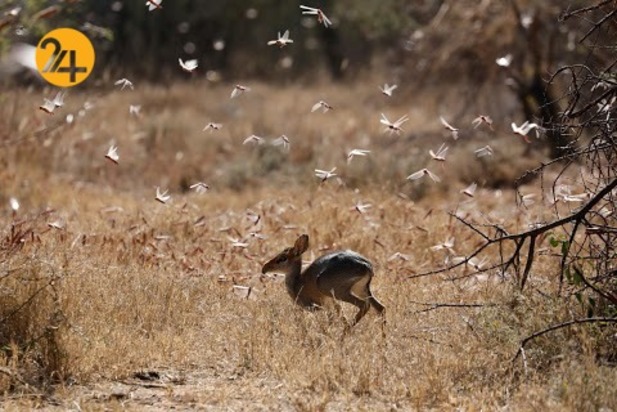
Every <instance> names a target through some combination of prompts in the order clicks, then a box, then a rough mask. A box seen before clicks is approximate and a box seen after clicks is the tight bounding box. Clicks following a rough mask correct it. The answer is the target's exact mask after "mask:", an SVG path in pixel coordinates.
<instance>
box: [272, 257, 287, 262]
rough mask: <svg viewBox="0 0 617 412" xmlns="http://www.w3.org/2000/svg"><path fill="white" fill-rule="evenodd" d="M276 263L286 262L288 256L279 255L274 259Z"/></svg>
mask: <svg viewBox="0 0 617 412" xmlns="http://www.w3.org/2000/svg"><path fill="white" fill-rule="evenodd" d="M274 261H275V262H276V263H284V262H286V261H287V256H279V257H277V258H276V259H275V260H274Z"/></svg>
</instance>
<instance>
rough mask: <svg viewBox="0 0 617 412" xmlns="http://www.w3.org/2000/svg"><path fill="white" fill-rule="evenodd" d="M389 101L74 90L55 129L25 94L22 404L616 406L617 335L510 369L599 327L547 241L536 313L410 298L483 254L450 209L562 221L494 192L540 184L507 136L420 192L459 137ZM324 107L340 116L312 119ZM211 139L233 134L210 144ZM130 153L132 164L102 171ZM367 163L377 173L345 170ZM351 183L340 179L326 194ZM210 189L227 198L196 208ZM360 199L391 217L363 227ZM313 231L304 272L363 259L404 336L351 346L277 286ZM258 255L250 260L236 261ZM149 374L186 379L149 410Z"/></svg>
mask: <svg viewBox="0 0 617 412" xmlns="http://www.w3.org/2000/svg"><path fill="white" fill-rule="evenodd" d="M375 91H376V88H375V90H373V88H372V87H368V86H356V87H350V86H349V85H344V86H341V85H321V86H318V87H317V88H315V89H313V90H305V89H303V88H300V87H293V86H292V87H290V88H286V89H279V88H275V87H269V86H266V85H260V84H257V85H254V86H253V91H252V92H251V93H249V94H247V95H245V96H242V97H241V98H240V99H239V100H237V101H236V100H234V101H229V100H228V93H229V92H230V88H229V87H228V85H217V86H210V85H206V84H200V83H197V84H194V83H188V84H185V85H178V86H177V87H173V88H169V89H166V88H157V87H143V88H141V89H140V88H139V87H138V88H137V89H136V91H135V92H133V93H120V92H117V91H115V92H114V91H105V92H102V91H101V92H99V94H98V95H96V94H92V93H91V94H86V93H80V92H75V93H71V94H70V95H69V98H68V99H67V101H68V102H70V103H68V107H67V108H66V109H65V110H66V111H65V112H60V113H58V114H57V115H55V116H54V117H53V118H50V117H44V116H43V115H42V114H39V113H36V110H35V108H36V105H37V104H38V100H39V98H40V94H38V93H31V94H28V93H25V92H23V91H18V90H12V91H7V92H6V93H7V94H6V96H12V97H14V98H15V99H17V101H19V102H20V103H19V104H15V105H14V106H11V105H10V104H9V105H8V106H6V109H5V110H7V111H9V113H11V115H10V116H7V117H3V118H4V119H8V120H6V121H7V122H8V123H7V128H6V129H5V130H6V132H5V134H6V135H5V136H4V139H5V142H6V144H5V145H4V146H3V147H2V149H1V151H0V153H1V155H2V161H3V164H4V166H5V167H4V169H3V171H2V172H1V179H2V189H1V192H0V200H1V201H2V202H5V203H4V204H6V201H8V198H9V197H11V196H14V197H15V198H17V199H19V201H20V203H21V207H20V209H19V210H18V211H17V212H16V213H12V212H11V211H10V210H9V209H7V208H5V209H4V210H3V212H2V222H3V226H2V227H3V230H2V233H1V236H2V238H1V240H2V242H1V243H0V262H1V272H0V276H1V278H0V286H1V288H0V294H1V295H2V299H0V319H2V320H3V322H2V326H1V328H2V329H0V339H1V342H0V344H1V348H2V351H1V352H0V356H1V357H2V362H1V366H2V369H1V370H0V374H1V376H0V384H1V388H2V390H3V392H4V393H5V394H6V399H5V405H6V406H7V407H8V408H24V407H34V406H39V405H46V406H48V407H51V406H52V405H54V404H56V405H59V407H61V408H68V407H75V405H78V406H79V407H80V408H88V409H99V408H106V407H108V408H116V407H117V408H119V407H129V408H140V407H146V406H149V405H150V406H151V405H152V402H153V400H152V396H154V397H155V398H156V399H158V400H159V401H164V402H167V403H164V404H163V405H168V406H170V407H171V406H174V405H175V406H178V405H184V406H187V407H206V408H208V407H209V408H213V409H217V408H220V409H224V408H232V409H260V408H269V409H272V408H274V409H289V410H357V409H370V410H391V409H456V408H459V409H477V408H478V407H482V408H484V409H497V408H506V409H516V410H532V409H538V408H546V409H550V410H564V409H566V410H598V409H600V408H612V409H615V408H616V407H617V405H616V404H615V399H617V396H616V395H617V393H616V392H617V390H616V389H615V386H614V385H613V384H612V382H614V380H615V377H616V375H615V370H614V368H613V367H612V366H610V358H608V357H597V354H598V353H599V350H598V349H599V348H605V350H607V351H608V352H610V348H611V345H614V329H607V330H592V329H590V328H587V327H585V326H582V327H577V328H570V329H563V330H560V331H557V332H555V333H553V334H551V335H546V336H544V337H542V338H539V339H537V340H535V341H534V342H533V343H532V344H530V346H529V347H528V349H527V351H526V362H525V364H523V363H522V362H521V361H520V360H517V361H516V362H512V358H513V357H514V355H515V353H516V351H517V350H518V347H519V344H520V340H521V339H522V338H524V337H525V336H527V335H528V334H530V333H532V332H534V331H535V330H538V329H541V328H543V327H544V326H546V325H547V324H548V323H552V322H560V321H563V320H565V319H569V318H571V317H572V316H575V315H577V314H578V313H582V311H583V310H584V308H582V307H579V306H577V305H576V304H575V303H573V301H574V300H566V299H555V298H553V296H554V294H555V292H556V284H555V282H554V276H555V268H556V262H555V259H554V257H552V255H554V253H553V252H554V251H553V250H552V249H551V247H550V245H549V244H548V242H547V241H545V242H544V243H542V244H540V245H539V248H540V249H541V251H542V254H541V256H540V257H539V260H538V263H537V265H536V266H535V268H536V269H535V271H536V272H535V273H533V275H532V277H531V280H530V286H529V287H528V288H527V289H526V291H525V292H524V293H522V292H520V291H519V289H518V287H517V279H513V278H510V277H509V276H508V274H507V273H506V274H501V273H498V271H491V272H488V273H486V274H481V275H472V274H471V269H470V268H461V269H459V270H457V271H452V272H449V273H445V274H441V275H436V276H430V277H423V278H417V279H413V280H412V279H409V278H408V277H409V276H411V275H414V274H418V273H420V272H423V271H425V270H429V269H432V268H435V267H441V266H442V265H443V264H444V259H445V258H446V256H447V252H445V251H443V250H441V251H433V250H431V249H430V247H431V246H434V245H436V244H438V243H440V242H443V241H445V240H446V239H447V238H448V237H450V236H453V237H454V238H455V239H456V242H455V245H454V250H455V253H456V255H464V254H465V253H468V252H470V251H471V250H472V249H473V248H474V246H476V242H477V239H476V238H474V237H473V236H471V235H470V234H469V232H467V231H465V230H464V228H463V227H461V226H460V225H458V224H457V223H456V222H455V220H454V219H453V218H451V217H449V216H448V215H447V213H446V212H447V211H452V210H456V211H457V212H458V213H461V214H465V215H466V216H468V217H469V218H471V219H476V220H478V221H486V220H490V221H494V222H499V223H500V224H502V225H503V226H504V227H505V228H507V229H508V230H511V231H515V230H520V229H521V228H524V227H526V226H527V225H528V224H529V223H530V222H532V221H537V220H542V219H545V218H547V217H548V216H550V211H549V210H547V208H546V207H545V206H544V205H543V204H542V202H541V201H540V200H541V199H542V196H541V193H540V192H539V189H536V188H535V187H534V186H529V187H528V188H525V190H527V191H528V192H532V191H535V192H536V193H537V195H538V197H537V198H536V199H538V201H537V203H536V204H535V205H531V206H529V208H527V209H525V208H518V207H516V205H515V202H514V195H513V193H511V192H510V191H509V190H508V189H507V188H504V189H502V191H496V190H494V189H492V188H491V185H492V183H491V182H493V181H494V180H493V177H492V176H491V175H498V173H497V172H493V170H495V171H497V170H499V171H500V172H499V173H500V174H501V175H500V176H501V177H500V179H503V180H504V181H511V180H513V179H514V175H516V173H517V172H516V170H519V169H522V168H525V167H527V166H526V164H523V165H521V162H520V161H519V159H518V158H514V157H513V156H507V155H506V154H505V153H506V150H511V148H512V147H516V148H519V149H520V150H521V151H524V149H525V147H524V146H523V144H522V143H521V142H519V141H514V142H512V139H513V137H512V136H510V135H507V134H505V132H504V128H503V127H502V128H501V132H497V133H496V134H495V135H481V134H480V133H481V132H478V135H477V136H474V135H473V134H471V133H472V132H470V135H468V136H467V140H471V141H462V142H461V141H459V142H451V143H450V144H451V148H450V154H449V155H450V159H449V160H448V161H447V162H446V164H445V165H444V166H443V168H442V167H441V166H439V165H437V166H431V167H432V168H434V170H435V172H436V173H437V174H439V175H440V176H441V177H442V179H443V184H442V185H432V184H428V183H426V182H420V183H416V184H412V183H408V182H405V176H406V175H407V174H409V173H411V172H413V171H415V170H417V169H418V168H420V167H423V166H424V165H427V164H430V162H429V160H428V159H427V157H428V155H427V153H426V151H427V150H428V148H429V147H430V148H433V147H434V146H435V148H436V146H439V143H440V142H441V141H442V140H443V139H444V138H445V137H447V134H444V133H445V132H443V133H442V131H441V129H439V126H438V123H437V122H434V121H432V120H429V121H427V120H426V119H427V118H429V119H430V118H437V117H436V116H435V113H433V110H434V111H436V110H437V104H436V103H435V102H431V101H430V100H427V101H426V104H425V105H423V106H422V108H418V106H417V105H412V104H411V103H410V101H408V100H407V99H406V98H405V97H404V94H403V96H401V97H400V98H397V99H396V100H394V101H383V100H380V98H381V96H380V95H379V93H378V91H377V93H376V92H375ZM17 96H19V97H17ZM321 98H324V99H326V100H328V101H329V102H330V103H331V104H332V105H334V106H335V110H334V111H333V112H331V113H327V114H325V115H321V114H315V113H314V114H310V113H308V112H309V110H310V106H311V105H312V103H313V102H314V101H316V100H318V99H321ZM11 99H12V98H11ZM11 99H9V100H10V101H14V100H11ZM85 100H91V101H92V102H93V103H94V105H95V107H94V108H93V109H92V110H89V111H87V112H86V114H85V116H83V117H78V118H77V120H76V122H75V123H74V124H73V125H71V126H68V125H66V124H65V123H64V119H63V115H64V114H66V113H67V112H75V113H76V112H77V110H78V109H79V107H80V106H81V105H82V104H83V102H84V101H85ZM134 103H141V104H143V106H144V107H143V109H142V110H143V115H142V117H140V118H131V117H130V116H129V114H128V104H134ZM382 109H383V111H385V112H387V113H388V114H390V113H394V115H392V117H396V116H398V115H402V114H405V113H407V114H408V115H409V116H410V117H411V120H410V121H409V122H408V124H406V127H405V128H406V130H407V133H405V135H403V136H401V137H395V136H387V135H384V134H383V133H382V132H381V130H380V129H379V124H378V116H379V112H380V111H381V110H382ZM208 121H220V122H222V123H224V127H223V129H222V130H221V132H220V133H213V134H208V133H203V132H202V131H201V129H202V128H203V126H204V125H205V124H206V123H207V122H208ZM462 121H463V120H461V122H462ZM502 123H503V124H508V122H507V119H504V120H503V121H502ZM469 129H470V128H469ZM251 133H255V134H258V135H264V136H269V137H276V136H278V135H279V134H282V133H285V134H287V135H288V136H289V137H290V138H291V139H292V148H291V151H290V153H289V154H285V153H279V152H277V149H275V148H272V147H267V146H265V147H261V148H250V147H246V146H242V145H241V142H242V140H243V139H244V138H245V137H247V136H248V135H249V134H251ZM487 139H492V140H490V142H491V144H493V145H495V146H496V147H503V149H502V152H501V153H502V154H501V157H500V158H499V157H497V159H488V160H486V162H488V163H487V164H485V165H484V166H478V164H477V163H475V162H476V160H474V159H473V156H472V155H471V153H470V152H471V150H472V149H473V142H474V141H475V142H477V143H478V145H479V146H482V145H484V144H486V142H487ZM112 141H114V142H116V143H117V145H118V147H119V153H120V156H121V158H120V164H119V165H118V166H115V165H113V164H111V163H109V162H107V161H106V159H104V157H103V155H104V153H105V152H106V150H107V147H108V145H109V143H110V142H112ZM513 144H514V146H512V145H513ZM354 147H362V148H367V149H371V150H372V153H371V155H370V157H369V158H368V159H354V161H353V162H352V163H351V164H350V165H347V164H346V162H345V154H346V151H347V150H349V149H351V148H354ZM491 162H492V163H491ZM333 166H337V167H338V169H337V171H338V172H340V178H341V179H340V182H341V183H339V182H337V181H336V180H332V181H328V182H326V183H324V184H319V183H318V182H317V181H316V179H315V178H314V177H313V175H312V170H313V168H316V167H317V168H324V169H329V168H330V167H333ZM473 170H478V172H476V173H473V172H471V171H473ZM465 173H469V175H467V174H465ZM508 173H510V174H511V176H508ZM196 180H204V181H206V182H208V183H209V184H210V185H211V187H212V189H211V191H210V192H209V193H207V194H203V195H198V194H196V193H194V192H189V191H187V190H186V189H187V185H188V184H191V183H193V182H194V181H196ZM473 180H475V181H478V182H479V183H480V184H481V186H483V187H482V188H481V189H480V190H479V191H478V193H477V194H476V197H475V198H473V199H468V198H465V197H464V196H463V195H461V194H460V193H459V190H461V189H462V188H464V187H465V185H466V183H468V182H469V181H473ZM155 186H162V187H165V188H170V192H171V194H172V202H171V203H169V204H166V205H162V204H159V203H157V202H155V201H154V187H155ZM357 202H363V203H370V204H371V205H372V207H371V208H369V209H368V210H367V211H366V213H363V214H361V213H359V212H358V211H357V210H356V209H355V208H354V205H355V204H356V203H357ZM257 217H259V218H257ZM252 233H258V234H260V235H263V237H264V238H263V239H262V238H260V237H255V236H252V235H251V234H252ZM299 233H308V234H309V235H310V237H311V242H312V244H311V246H310V249H309V252H308V253H307V255H306V256H307V257H308V258H311V259H313V258H315V257H316V256H318V255H319V254H321V253H324V252H326V251H329V250H334V249H338V248H350V249H354V250H357V251H359V252H360V253H362V254H364V255H366V256H367V257H369V258H370V259H371V260H372V261H373V262H374V263H375V264H376V267H377V271H376V273H377V274H376V277H375V280H374V283H373V290H374V292H375V294H376V296H378V297H379V299H380V300H381V301H382V302H383V303H384V304H385V306H386V307H387V321H388V324H387V331H386V333H387V337H386V338H385V339H382V337H381V334H380V324H379V321H378V318H377V317H376V316H375V315H374V314H372V313H371V314H369V315H368V316H367V317H366V318H364V319H363V320H362V322H361V323H360V324H359V325H358V326H357V327H356V328H354V330H353V332H352V333H351V334H350V335H349V336H343V329H344V319H340V320H338V321H335V322H333V323H330V322H329V320H328V316H327V314H326V313H324V312H317V313H307V312H305V311H302V310H301V309H299V308H296V307H295V306H294V305H293V302H291V299H289V297H288V296H287V294H286V292H285V290H284V286H283V285H282V284H281V281H280V279H278V278H276V277H264V276H263V275H261V274H260V268H261V264H262V263H263V262H264V261H265V260H266V259H268V258H269V257H271V256H272V255H274V254H275V253H277V252H279V251H280V250H281V249H282V248H283V247H286V246H289V245H290V244H291V242H293V240H294V239H295V237H296V236H297V235H298V234H299ZM238 239H243V240H245V241H246V242H247V243H248V246H247V247H237V246H233V242H234V241H235V240H238ZM493 258H494V256H488V259H489V262H488V263H490V261H491V260H493ZM234 285H240V286H247V287H251V294H250V295H249V296H248V298H246V297H242V296H240V295H239V294H237V293H236V292H237V291H236V290H235V289H234V287H233V286H234ZM440 303H448V304H479V305H481V306H479V307H466V308H465V307H435V304H440ZM352 314H353V308H346V310H345V312H344V315H345V316H347V317H349V316H351V315H352ZM606 348H608V349H606ZM144 371H153V372H160V373H161V374H169V375H174V376H176V377H177V378H176V379H175V380H173V384H172V383H169V384H167V385H165V388H164V389H163V392H160V391H159V392H156V389H152V388H150V390H152V391H155V392H153V393H154V394H155V395H152V392H148V393H147V394H144V393H141V392H139V391H138V390H137V389H136V388H140V387H141V386H140V385H138V384H136V383H135V376H136V375H135V374H136V373H137V372H144ZM123 382H124V383H126V382H132V386H131V388H132V389H131V391H132V392H131V395H130V396H124V397H123V398H122V399H121V400H122V402H120V401H119V400H118V399H119V398H118V397H114V396H115V395H114V393H115V392H114V385H119V384H121V383H123ZM191 388H192V389H191ZM144 390H145V389H144Z"/></svg>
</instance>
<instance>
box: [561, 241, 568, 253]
mask: <svg viewBox="0 0 617 412" xmlns="http://www.w3.org/2000/svg"><path fill="white" fill-rule="evenodd" d="M569 249H570V242H568V241H567V240H562V241H561V254H562V255H564V256H565V255H567V254H568V250H569Z"/></svg>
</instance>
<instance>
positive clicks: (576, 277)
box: [572, 265, 583, 286]
mask: <svg viewBox="0 0 617 412" xmlns="http://www.w3.org/2000/svg"><path fill="white" fill-rule="evenodd" d="M582 283H583V272H582V271H581V270H580V269H579V267H578V266H576V265H575V266H574V274H573V275H572V284H574V285H577V286H578V285H580V284H582Z"/></svg>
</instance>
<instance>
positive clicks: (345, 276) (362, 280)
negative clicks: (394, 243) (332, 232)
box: [262, 235, 386, 328]
mask: <svg viewBox="0 0 617 412" xmlns="http://www.w3.org/2000/svg"><path fill="white" fill-rule="evenodd" d="M308 246H309V237H308V235H301V236H300V237H298V239H297V240H296V243H295V244H294V245H293V247H290V248H287V249H285V250H283V251H282V252H281V253H279V254H278V255H276V256H275V257H274V258H272V259H271V260H270V261H268V262H267V263H266V264H265V265H264V266H263V268H262V273H264V274H265V273H269V272H280V273H284V274H285V285H286V286H287V292H289V295H290V296H291V297H292V299H293V300H294V301H295V302H296V303H297V304H298V305H300V306H302V307H303V308H306V309H309V310H311V309H319V308H321V307H322V306H323V305H324V304H325V303H326V302H328V301H329V300H331V299H332V298H334V299H336V300H341V301H343V302H347V303H351V304H352V305H355V306H357V307H358V309H359V311H358V313H357V314H356V317H355V319H354V321H353V322H352V323H351V324H350V325H349V326H348V328H350V327H352V326H354V325H355V324H356V323H358V322H359V321H360V319H362V318H363V317H364V315H366V313H367V312H368V311H369V309H370V308H371V306H372V307H373V308H375V309H376V310H377V312H379V314H380V315H381V316H384V315H385V313H384V310H385V309H386V308H385V307H384V306H383V305H382V304H381V302H379V301H378V300H377V298H375V296H373V294H372V292H371V289H370V285H371V279H372V278H373V265H372V264H371V262H369V261H368V260H367V259H366V258H365V257H364V256H361V255H360V254H358V253H356V252H353V251H351V250H343V251H337V252H332V253H328V254H325V255H323V256H320V257H319V258H317V259H316V260H315V261H314V262H313V263H311V265H310V266H309V267H307V268H306V269H305V270H304V271H302V254H303V253H304V252H305V251H306V250H307V249H308ZM336 307H337V309H338V310H339V311H340V306H339V305H338V303H337V305H336ZM384 323H385V317H384Z"/></svg>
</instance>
